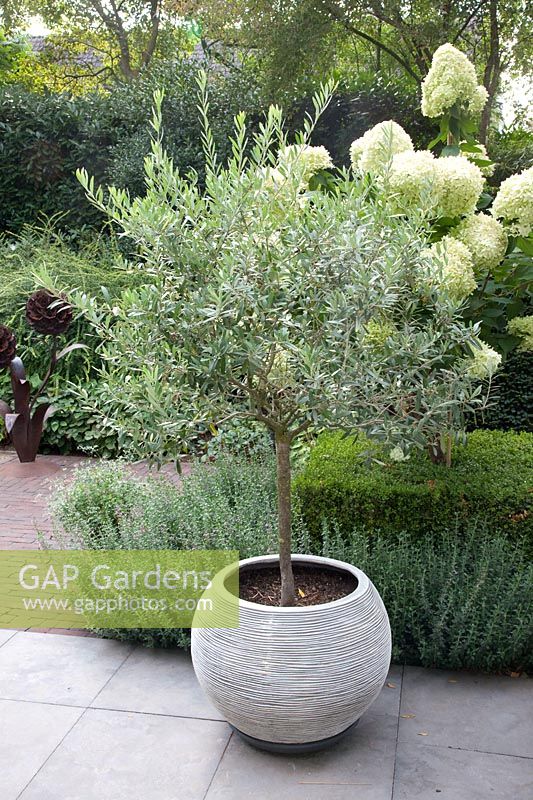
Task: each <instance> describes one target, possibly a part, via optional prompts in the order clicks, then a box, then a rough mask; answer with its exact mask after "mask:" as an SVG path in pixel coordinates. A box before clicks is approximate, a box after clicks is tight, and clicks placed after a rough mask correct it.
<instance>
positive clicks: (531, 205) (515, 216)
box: [490, 167, 533, 236]
mask: <svg viewBox="0 0 533 800" xmlns="http://www.w3.org/2000/svg"><path fill="white" fill-rule="evenodd" d="M490 211H491V214H492V215H493V216H494V217H497V218H498V219H503V220H504V222H505V223H506V224H507V225H508V226H509V230H510V232H511V233H512V234H514V235H518V236H529V234H530V233H531V231H532V230H533V167H530V168H529V169H526V170H524V171H523V172H519V173H518V174H516V175H511V177H510V178H507V180H505V181H503V183H502V185H501V186H500V191H499V192H498V194H497V195H496V198H495V200H494V203H493V204H492V208H491V210H490Z"/></svg>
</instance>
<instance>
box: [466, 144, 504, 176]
mask: <svg viewBox="0 0 533 800" xmlns="http://www.w3.org/2000/svg"><path fill="white" fill-rule="evenodd" d="M461 144H465V142H461ZM476 147H477V148H478V150H479V151H480V152H479V153H467V152H464V151H462V150H461V155H462V156H463V158H468V160H469V161H472V162H474V163H475V161H476V159H479V160H481V161H490V156H489V154H488V153H487V148H486V147H485V145H484V144H481V143H480V142H476ZM479 169H480V171H481V174H482V175H483V177H484V178H490V176H491V175H494V170H495V169H496V164H494V163H493V162H492V161H491V163H490V164H485V165H484V166H483V167H479Z"/></svg>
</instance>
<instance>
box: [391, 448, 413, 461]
mask: <svg viewBox="0 0 533 800" xmlns="http://www.w3.org/2000/svg"><path fill="white" fill-rule="evenodd" d="M389 458H390V460H391V461H395V462H396V463H400V462H401V461H407V460H408V458H409V456H408V455H406V454H405V453H404V452H403V450H402V448H401V447H400V445H399V444H397V445H396V447H393V448H392V450H391V451H390V453H389Z"/></svg>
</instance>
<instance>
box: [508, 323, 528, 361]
mask: <svg viewBox="0 0 533 800" xmlns="http://www.w3.org/2000/svg"><path fill="white" fill-rule="evenodd" d="M507 330H508V331H509V333H511V334H512V335H513V336H518V338H519V339H522V341H521V342H520V344H519V345H518V347H517V350H520V351H521V352H523V353H525V352H530V351H531V350H533V316H532V315H529V316H528V317H515V318H514V319H512V320H511V321H510V323H509V324H508V326H507Z"/></svg>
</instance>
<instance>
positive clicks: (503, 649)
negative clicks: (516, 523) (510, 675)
mask: <svg viewBox="0 0 533 800" xmlns="http://www.w3.org/2000/svg"><path fill="white" fill-rule="evenodd" d="M125 469H126V468H125V467H121V466H119V465H106V466H100V467H96V468H90V469H81V470H80V471H79V473H78V476H77V478H76V479H75V480H74V481H73V482H72V483H71V484H70V485H69V486H68V487H67V489H66V491H65V487H64V485H62V486H61V488H60V489H59V491H58V492H57V494H56V497H55V499H54V501H53V503H52V511H53V516H54V519H55V521H56V524H57V525H59V526H60V527H61V528H62V529H63V532H64V533H63V536H64V538H63V544H65V545H69V546H74V547H89V548H92V549H94V548H102V549H115V548H117V549H145V548H147V549H158V548H161V549H164V548H182V547H184V548H201V547H207V548H217V547H220V548H228V549H233V548H236V549H239V550H240V555H241V557H242V558H244V557H247V556H252V555H261V554H264V553H270V552H275V548H276V539H277V530H276V528H277V520H276V488H275V471H274V462H273V459H272V458H269V459H266V460H255V461H254V460H252V461H248V460H245V459H242V458H240V459H238V458H221V459H220V460H219V461H217V463H216V464H214V465H209V466H200V467H197V468H196V469H195V470H194V471H193V474H192V475H191V476H190V477H187V478H185V479H184V483H183V488H182V490H181V491H178V490H177V489H176V487H175V486H174V485H173V484H171V483H169V482H168V481H167V480H164V479H161V478H158V477H154V478H151V479H144V480H139V479H138V478H134V477H133V476H132V475H131V473H130V474H128V472H126V471H125ZM295 527H296V530H295V537H294V538H295V550H298V551H299V552H311V551H314V552H317V553H322V554H323V555H327V556H332V557H334V558H339V559H341V560H346V561H348V562H350V563H352V564H355V565H356V566H358V567H360V568H361V569H363V570H364V571H365V572H366V573H367V574H368V575H369V577H370V578H371V580H372V581H373V582H374V583H375V585H376V587H377V589H378V591H379V592H380V594H381V596H382V597H383V600H384V602H385V605H386V607H387V609H388V613H389V617H390V621H391V627H392V632H393V648H394V649H393V657H394V660H395V661H399V662H406V663H409V664H422V665H424V666H435V667H451V668H469V669H482V670H487V671H500V670H505V669H520V668H521V669H526V670H531V669H533V661H532V657H533V647H532V644H533V641H532V637H533V632H532V629H531V619H532V618H533V566H532V565H531V564H530V563H528V561H527V559H526V556H525V554H524V551H523V549H522V548H521V547H520V546H517V545H516V543H511V542H509V540H508V539H507V538H506V537H503V536H499V535H497V534H495V533H494V530H493V527H492V526H491V525H483V524H479V523H477V522H476V521H475V520H469V521H468V522H467V524H465V525H464V526H462V527H461V528H455V527H453V526H452V527H450V528H447V527H446V525H445V524H440V522H439V519H436V520H435V521H434V524H432V525H431V526H429V527H428V529H427V532H426V533H427V535H425V536H422V537H421V538H420V539H419V540H418V541H417V540H415V539H413V537H412V536H411V535H406V534H404V533H401V532H399V533H398V535H397V536H395V537H391V536H389V535H385V534H380V533H373V534H372V535H369V534H368V533H363V532H361V529H360V528H358V529H357V530H355V531H354V520H351V525H350V528H349V536H348V537H346V536H344V535H343V534H339V533H337V532H336V530H335V526H334V525H325V526H324V528H323V531H322V535H323V538H322V539H321V540H320V541H318V542H315V547H314V548H313V547H311V545H310V543H309V541H308V538H307V536H306V533H305V530H304V529H303V527H302V524H301V520H300V519H299V517H298V515H297V519H296V526H295ZM434 534H437V535H434ZM99 633H100V634H101V635H103V636H107V637H110V638H115V639H124V640H127V641H134V642H140V643H141V644H144V645H148V646H157V647H186V646H188V643H189V631H187V630H183V629H173V630H168V629H160V630H143V629H136V630H124V629H115V630H101V631H99Z"/></svg>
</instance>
